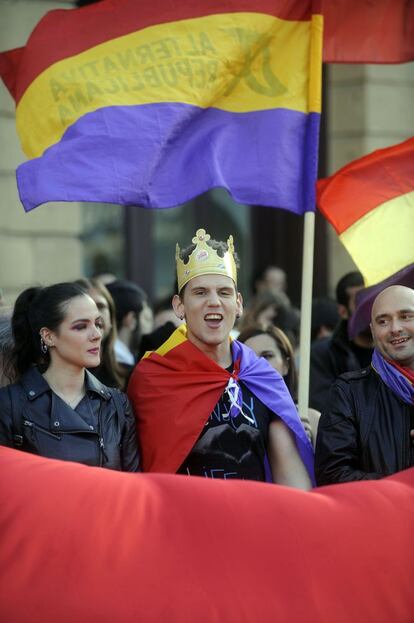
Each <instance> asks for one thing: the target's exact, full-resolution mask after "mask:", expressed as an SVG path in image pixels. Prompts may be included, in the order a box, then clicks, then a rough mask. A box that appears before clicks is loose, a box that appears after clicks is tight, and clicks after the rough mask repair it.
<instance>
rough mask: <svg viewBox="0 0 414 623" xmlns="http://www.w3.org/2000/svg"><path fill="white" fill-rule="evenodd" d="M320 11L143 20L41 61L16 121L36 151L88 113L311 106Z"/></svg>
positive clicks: (316, 94)
mask: <svg viewBox="0 0 414 623" xmlns="http://www.w3.org/2000/svg"><path fill="white" fill-rule="evenodd" d="M321 55H322V16H319V15H317V16H313V18H312V21H311V22H303V21H288V20H283V19H280V18H276V17H273V16H270V15H266V14H261V13H226V14H220V15H209V16H204V17H201V18H195V19H187V20H180V21H176V22H169V23H165V24H158V25H156V26H151V27H148V28H144V29H142V30H139V31H137V32H135V33H132V34H129V35H125V36H122V37H118V38H116V39H113V40H111V41H108V42H105V43H102V44H100V45H97V46H95V47H93V48H91V49H89V50H87V51H85V52H82V53H81V54H77V55H75V56H72V57H69V58H66V59H64V60H62V61H59V62H57V63H55V64H53V65H51V66H50V67H48V68H47V69H46V70H45V71H44V72H43V73H41V74H40V75H39V76H38V77H37V78H36V79H35V80H34V81H33V82H32V83H31V84H30V86H29V87H28V88H27V90H26V92H25V94H24V95H23V97H22V99H21V100H20V102H19V104H18V107H17V111H16V117H17V127H18V132H19V135H20V137H21V141H22V145H23V149H24V151H25V153H26V154H27V155H28V156H29V157H37V156H40V155H41V154H42V153H43V151H44V150H45V149H46V148H47V147H49V146H50V145H53V144H55V143H56V142H58V141H59V140H60V138H61V137H62V134H63V133H64V131H65V130H66V129H67V128H68V127H69V126H71V125H72V124H73V123H74V122H75V121H76V120H77V119H79V118H80V117H81V116H83V115H84V114H86V113H88V112H92V111H94V110H97V109H99V108H101V107H106V106H120V105H122V106H130V105H137V104H138V105H139V104H149V103H160V102H180V103H187V104H191V105H196V106H199V107H201V108H208V107H215V108H218V109H221V110H225V111H230V112H236V113H242V112H249V111H257V110H268V109H273V108H286V109H291V110H295V111H300V112H304V113H308V112H320V108H321V101H320V72H321Z"/></svg>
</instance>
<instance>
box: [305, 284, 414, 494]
mask: <svg viewBox="0 0 414 623" xmlns="http://www.w3.org/2000/svg"><path fill="white" fill-rule="evenodd" d="M371 330H372V335H373V338H374V345H375V349H374V352H373V355H372V362H371V365H370V366H368V367H366V368H363V369H362V370H357V371H355V372H348V373H346V374H342V375H341V376H340V377H339V378H338V379H337V380H336V381H335V383H334V384H333V387H332V390H331V395H330V398H329V401H328V404H327V406H326V407H325V408H324V409H323V411H322V415H321V419H320V423H319V429H318V436H317V440H316V454H315V468H316V477H317V482H318V484H319V485H326V484H331V483H337V482H349V481H353V480H372V479H378V478H382V477H384V476H389V475H390V474H394V473H395V472H398V471H400V470H403V469H407V468H409V467H413V466H414V290H413V289H412V288H408V287H406V286H400V285H396V286H390V287H388V288H385V290H382V292H380V293H379V294H378V296H377V297H376V298H375V300H374V303H373V306H372V313H371Z"/></svg>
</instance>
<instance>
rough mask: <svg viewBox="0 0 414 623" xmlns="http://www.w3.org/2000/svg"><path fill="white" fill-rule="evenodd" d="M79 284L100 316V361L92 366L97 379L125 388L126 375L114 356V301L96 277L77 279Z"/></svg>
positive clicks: (115, 334)
mask: <svg viewBox="0 0 414 623" xmlns="http://www.w3.org/2000/svg"><path fill="white" fill-rule="evenodd" d="M75 283H76V284H78V285H80V286H81V288H83V289H84V290H85V292H86V293H87V294H89V296H90V297H91V299H93V300H94V301H95V303H96V306H97V308H98V310H99V312H100V314H101V316H102V322H103V331H102V344H101V363H100V364H99V366H98V367H97V368H92V373H93V374H94V376H96V378H97V379H99V380H100V381H101V383H104V384H105V385H108V386H109V387H117V388H118V389H122V390H123V389H125V385H126V380H127V375H126V374H125V370H124V369H123V368H122V366H120V365H119V363H118V362H117V361H116V358H115V350H114V344H115V340H116V338H117V329H116V313H115V303H114V300H113V298H112V296H111V294H110V292H109V290H108V288H107V287H106V286H105V285H104V284H103V283H101V282H100V281H99V280H97V279H94V278H92V279H77V280H76V281H75Z"/></svg>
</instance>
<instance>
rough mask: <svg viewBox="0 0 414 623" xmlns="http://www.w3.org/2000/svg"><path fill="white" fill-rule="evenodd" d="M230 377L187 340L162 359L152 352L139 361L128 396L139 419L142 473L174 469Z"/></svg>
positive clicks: (185, 454) (188, 448)
mask: <svg viewBox="0 0 414 623" xmlns="http://www.w3.org/2000/svg"><path fill="white" fill-rule="evenodd" d="M189 362H191V365H190V366H189ZM189 368H190V369H189ZM170 373H171V374H170ZM229 378H230V374H229V372H227V371H226V370H224V369H223V368H220V366H218V365H217V364H216V363H214V361H212V360H211V359H209V358H208V357H206V356H205V355H204V354H203V353H202V352H201V351H200V350H199V349H198V348H196V347H195V346H194V345H193V344H191V342H189V341H186V342H183V343H182V344H180V345H178V346H175V347H174V348H173V349H172V350H170V351H169V352H168V355H166V356H160V355H158V354H157V353H156V352H154V353H152V354H151V356H149V357H147V358H146V359H142V360H141V361H140V362H139V364H138V365H137V366H136V368H135V370H134V372H133V373H132V375H131V378H130V381H129V384H128V397H129V399H130V401H131V403H132V406H133V409H134V412H135V415H136V418H137V428H138V439H139V441H140V446H141V461H142V469H143V471H144V472H161V473H163V472H164V473H171V474H174V473H175V472H176V471H177V469H178V468H179V467H180V465H181V464H182V462H183V461H184V459H185V457H186V456H187V454H188V453H189V451H190V450H191V448H192V447H193V446H194V444H195V442H196V441H197V439H198V436H199V434H200V431H201V430H202V428H203V426H204V424H205V422H206V420H207V418H208V417H209V415H210V413H211V412H212V411H213V409H214V406H215V405H216V403H217V401H218V399H219V398H220V396H221V394H222V393H223V390H224V388H225V386H226V383H227V381H228V380H229ZM189 414H191V417H189Z"/></svg>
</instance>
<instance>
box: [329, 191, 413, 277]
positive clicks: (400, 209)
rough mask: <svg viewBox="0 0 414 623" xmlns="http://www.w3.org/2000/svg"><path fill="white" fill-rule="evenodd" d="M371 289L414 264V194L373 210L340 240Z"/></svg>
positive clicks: (411, 193)
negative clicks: (375, 284) (371, 286)
mask: <svg viewBox="0 0 414 623" xmlns="http://www.w3.org/2000/svg"><path fill="white" fill-rule="evenodd" d="M339 238H340V240H341V241H342V243H343V244H344V245H345V247H346V249H347V251H348V252H349V254H350V255H351V257H352V259H353V260H354V262H355V264H356V265H357V266H358V268H359V270H360V271H361V272H362V274H363V275H364V279H365V285H367V286H369V285H372V284H374V283H378V282H379V281H382V280H383V279H386V278H387V277H389V276H390V275H392V274H394V273H395V272H397V271H398V270H400V269H401V268H404V267H405V266H407V265H408V264H411V263H412V262H414V191H413V192H410V193H406V194H404V195H401V196H400V197H397V198H394V199H391V200H389V201H386V202H385V203H383V204H382V205H380V206H378V207H377V208H376V209H375V210H371V212H368V214H366V215H365V216H363V217H362V218H361V219H359V220H358V221H357V222H356V223H354V224H353V225H351V227H349V228H348V229H347V230H346V231H345V232H343V233H342V234H341V235H340V236H339Z"/></svg>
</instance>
